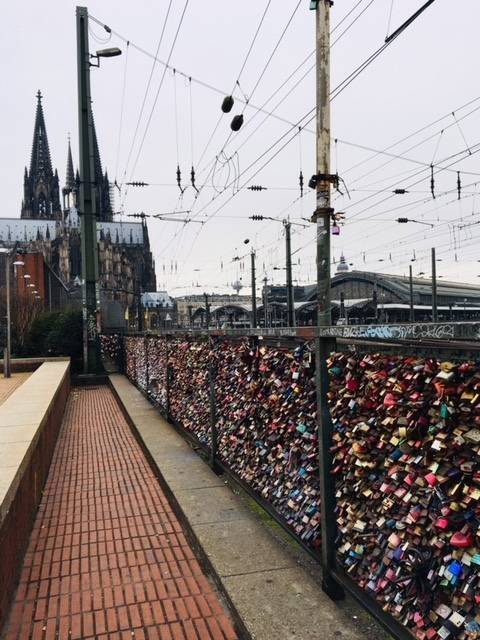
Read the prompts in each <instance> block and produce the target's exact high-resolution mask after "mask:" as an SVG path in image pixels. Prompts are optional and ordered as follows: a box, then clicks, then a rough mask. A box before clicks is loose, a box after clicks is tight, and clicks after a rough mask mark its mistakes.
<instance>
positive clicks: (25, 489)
mask: <svg viewBox="0 0 480 640" xmlns="http://www.w3.org/2000/svg"><path fill="white" fill-rule="evenodd" d="M69 387H70V361H69V360H68V359H62V360H56V361H50V362H43V364H41V365H40V366H39V367H38V368H37V369H36V370H35V371H34V373H32V375H31V376H30V377H29V378H28V379H27V380H26V381H25V382H24V383H23V384H22V385H21V386H20V387H18V389H16V390H15V391H14V392H13V393H12V395H10V396H9V397H8V398H7V400H5V402H4V403H3V404H2V405H1V406H0V629H1V627H2V625H3V623H4V622H5V615H6V611H7V608H8V604H9V601H10V598H11V596H12V594H13V590H14V588H15V583H16V579H17V574H18V571H19V568H20V563H21V560H22V558H23V553H24V551H25V548H26V545H27V543H28V538H29V535H30V530H31V527H32V524H33V519H34V516H35V512H36V510H37V507H38V504H39V502H40V497H41V493H42V489H43V485H44V483H45V480H46V478H47V474H48V470H49V467H50V461H51V458H52V454H53V450H54V448H55V443H56V440H57V435H58V431H59V429H60V425H61V421H62V417H63V412H64V408H65V403H66V400H67V396H68V391H69Z"/></svg>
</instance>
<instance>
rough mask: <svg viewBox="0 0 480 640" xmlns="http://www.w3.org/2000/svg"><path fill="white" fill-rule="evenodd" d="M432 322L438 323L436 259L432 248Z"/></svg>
mask: <svg viewBox="0 0 480 640" xmlns="http://www.w3.org/2000/svg"><path fill="white" fill-rule="evenodd" d="M432 322H438V310H437V259H436V257H435V248H434V247H432Z"/></svg>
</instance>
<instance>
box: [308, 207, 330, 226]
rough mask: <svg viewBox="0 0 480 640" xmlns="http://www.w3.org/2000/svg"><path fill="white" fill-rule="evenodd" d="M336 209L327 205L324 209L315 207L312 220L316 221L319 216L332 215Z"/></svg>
mask: <svg viewBox="0 0 480 640" xmlns="http://www.w3.org/2000/svg"><path fill="white" fill-rule="evenodd" d="M334 211H335V209H334V208H333V207H325V208H323V209H315V211H314V212H313V213H312V217H311V218H310V220H311V222H316V221H317V220H318V218H325V217H327V216H328V217H331V216H332V215H333V213H334Z"/></svg>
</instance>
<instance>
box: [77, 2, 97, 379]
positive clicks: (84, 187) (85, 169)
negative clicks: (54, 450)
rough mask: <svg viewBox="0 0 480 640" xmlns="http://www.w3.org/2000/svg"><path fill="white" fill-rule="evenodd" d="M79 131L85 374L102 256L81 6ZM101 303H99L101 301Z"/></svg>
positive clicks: (92, 350)
mask: <svg viewBox="0 0 480 640" xmlns="http://www.w3.org/2000/svg"><path fill="white" fill-rule="evenodd" d="M77 69H78V129H79V142H80V202H79V215H80V220H81V250H82V280H83V283H82V316H83V371H84V373H89V374H95V373H98V372H99V371H100V353H99V345H98V334H97V311H98V307H99V301H98V300H99V291H98V254H97V220H96V210H95V195H94V190H93V183H94V176H95V173H94V166H93V128H92V109H91V95H90V55H89V50H88V10H87V8H86V7H77ZM97 301H98V302H97Z"/></svg>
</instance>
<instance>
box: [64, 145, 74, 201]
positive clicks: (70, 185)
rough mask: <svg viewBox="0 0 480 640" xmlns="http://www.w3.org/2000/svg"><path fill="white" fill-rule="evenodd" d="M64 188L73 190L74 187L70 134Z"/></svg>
mask: <svg viewBox="0 0 480 640" xmlns="http://www.w3.org/2000/svg"><path fill="white" fill-rule="evenodd" d="M65 189H69V190H70V191H73V190H74V189H75V173H74V171H73V160H72V147H71V146H70V136H68V153H67V175H66V177H65Z"/></svg>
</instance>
